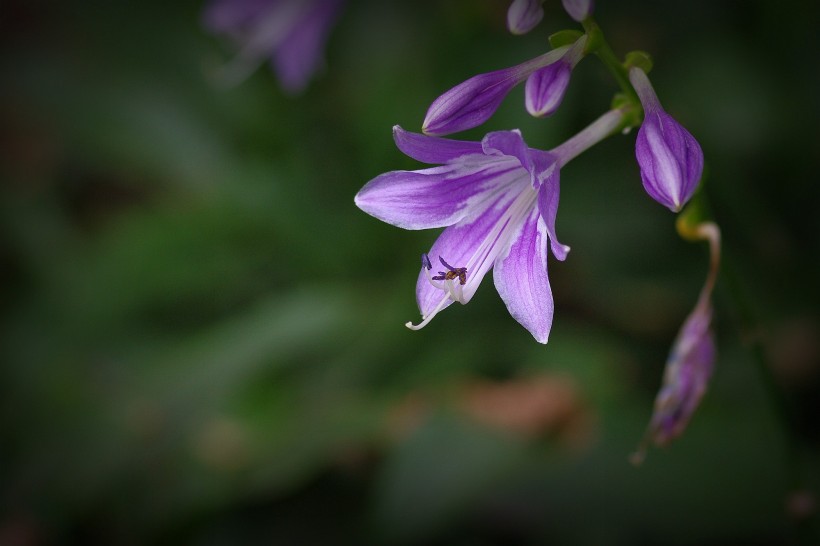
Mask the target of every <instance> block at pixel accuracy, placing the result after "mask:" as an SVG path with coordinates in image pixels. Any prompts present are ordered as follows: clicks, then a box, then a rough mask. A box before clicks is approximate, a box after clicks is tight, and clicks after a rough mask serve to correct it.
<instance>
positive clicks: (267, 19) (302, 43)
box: [204, 0, 343, 93]
mask: <svg viewBox="0 0 820 546" xmlns="http://www.w3.org/2000/svg"><path fill="white" fill-rule="evenodd" d="M342 4H343V0H213V1H212V2H211V3H210V4H209V5H208V7H207V8H206V10H205V13H204V24H205V26H206V28H208V30H210V31H211V32H213V33H216V34H224V35H227V36H228V37H229V38H230V39H232V40H233V41H234V42H235V44H236V46H237V47H238V48H239V52H238V53H237V55H236V57H235V58H234V59H233V61H232V62H231V63H229V64H228V65H227V66H225V68H224V70H223V71H222V73H221V77H222V78H223V79H224V81H225V82H227V83H229V84H235V83H238V82H240V81H242V80H243V79H245V78H246V77H247V76H248V75H250V73H251V72H253V71H254V70H255V69H256V68H257V67H258V66H259V65H260V64H262V63H263V62H264V61H265V59H268V58H269V59H270V61H271V64H272V66H273V69H274V71H275V72H276V75H277V77H278V78H279V82H280V84H281V85H282V87H283V88H284V89H285V90H286V91H288V92H291V93H295V92H298V91H301V90H302V89H304V88H305V86H307V84H308V82H309V80H310V78H311V77H312V76H313V74H314V73H315V72H316V70H317V69H318V68H319V66H320V64H321V62H322V60H323V59H322V55H323V52H324V46H325V42H326V40H327V36H328V33H329V31H330V29H331V27H332V25H333V24H334V23H335V21H336V18H337V16H338V15H339V12H340V11H341V6H342Z"/></svg>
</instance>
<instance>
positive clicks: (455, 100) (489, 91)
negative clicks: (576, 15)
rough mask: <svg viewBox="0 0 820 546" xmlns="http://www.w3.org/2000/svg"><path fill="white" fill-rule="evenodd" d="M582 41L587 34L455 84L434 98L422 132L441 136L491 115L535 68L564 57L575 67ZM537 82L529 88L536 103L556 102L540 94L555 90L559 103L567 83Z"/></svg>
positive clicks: (478, 123) (470, 127) (480, 121)
mask: <svg viewBox="0 0 820 546" xmlns="http://www.w3.org/2000/svg"><path fill="white" fill-rule="evenodd" d="M585 43H586V36H582V37H581V38H579V39H578V41H577V42H575V44H573V45H572V46H564V47H560V48H557V49H553V50H552V51H550V52H548V53H545V54H544V55H541V56H540V57H536V58H535V59H531V60H529V61H527V62H525V63H522V64H519V65H517V66H513V67H511V68H504V69H502V70H496V71H494V72H487V73H485V74H479V75H477V76H473V77H472V78H470V79H468V80H466V81H464V82H462V83H460V84H458V85H457V86H455V87H453V88H452V89H450V90H449V91H447V92H446V93H444V94H443V95H441V96H440V97H438V98H437V99H436V100H434V101H433V103H432V104H431V105H430V108H429V109H428V110H427V115H426V116H425V118H424V123H423V124H422V131H423V132H424V133H425V134H428V135H437V136H441V135H448V134H450V133H456V132H458V131H465V130H467V129H472V128H473V127H477V126H479V125H481V124H482V123H484V122H485V121H487V120H488V119H490V117H492V115H493V114H494V113H495V111H496V110H497V109H498V107H499V106H500V105H501V102H502V101H503V100H504V97H506V96H507V93H509V92H510V90H511V89H512V88H513V87H515V86H516V85H518V84H519V83H521V82H522V81H524V80H525V79H527V78H529V77H530V75H531V74H533V73H534V72H536V71H537V70H539V69H543V68H544V67H549V66H551V65H552V64H554V63H558V62H561V61H562V60H564V58H565V57H568V59H566V61H567V62H568V63H569V65H570V67H572V66H575V64H576V63H577V62H578V61H579V60H580V58H581V57H583V49H584V44H585ZM553 79H555V78H549V77H546V76H542V77H539V78H538V81H541V80H544V81H547V80H550V81H551V80H553ZM538 81H536V82H535V83H534V84H533V89H532V94H534V95H538V97H537V99H536V100H535V102H536V103H537V104H547V105H548V106H550V105H551V103H553V102H555V101H554V100H552V99H551V96H544V95H543V93H556V92H558V93H559V94H560V97H558V99H557V103H560V99H561V98H562V97H563V92H564V90H565V89H566V84H565V85H564V86H563V87H561V86H556V85H552V86H550V85H544V86H541V85H538ZM567 81H568V75H567ZM557 103H556V104H555V105H554V107H555V108H557V106H558V104H557Z"/></svg>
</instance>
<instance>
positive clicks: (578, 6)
mask: <svg viewBox="0 0 820 546" xmlns="http://www.w3.org/2000/svg"><path fill="white" fill-rule="evenodd" d="M561 1H562V3H563V4H564V10H566V12H567V13H569V16H570V17H572V18H573V19H575V20H576V21H578V22H579V23H580V22H581V21H583V20H584V19H586V18H587V17H589V16H590V15H592V9H593V7H594V2H593V1H592V0H561Z"/></svg>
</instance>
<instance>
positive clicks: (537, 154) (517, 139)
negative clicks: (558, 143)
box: [481, 129, 558, 189]
mask: <svg viewBox="0 0 820 546" xmlns="http://www.w3.org/2000/svg"><path fill="white" fill-rule="evenodd" d="M481 145H482V147H483V149H484V153H485V154H487V155H499V154H501V155H507V156H511V157H515V158H516V159H518V161H519V162H520V163H521V166H522V167H524V169H526V171H527V172H528V173H529V174H530V179H531V181H532V186H533V188H536V189H537V188H538V187H539V186H540V185H541V184H542V183H543V182H544V180H546V179H547V178H549V177H550V176H551V175H552V172H553V171H554V170H555V169H557V168H558V165H557V158H556V157H555V156H554V155H553V154H551V153H549V152H545V151H542V150H535V149H533V148H529V147H527V144H526V143H525V142H524V138H523V137H522V136H521V132H520V131H519V130H518V129H514V130H512V131H494V132H492V133H487V135H486V136H485V137H484V138H483V139H482V141H481Z"/></svg>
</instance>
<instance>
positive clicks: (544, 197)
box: [538, 170, 569, 261]
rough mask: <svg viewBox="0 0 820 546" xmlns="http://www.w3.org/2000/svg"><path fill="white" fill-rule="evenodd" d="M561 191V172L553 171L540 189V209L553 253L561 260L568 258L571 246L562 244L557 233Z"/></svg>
mask: <svg viewBox="0 0 820 546" xmlns="http://www.w3.org/2000/svg"><path fill="white" fill-rule="evenodd" d="M559 193H560V184H559V173H558V170H555V171H553V173H552V175H551V176H550V178H549V179H547V180H546V181H544V183H543V184H541V187H540V188H539V189H538V211H539V212H540V213H541V218H543V219H544V225H545V226H546V230H547V233H548V234H549V238H550V248H552V253H553V254H554V255H555V257H556V258H558V259H559V260H561V261H564V260H565V259H566V258H567V253H568V252H569V247H568V246H567V245H564V244H561V243H560V242H559V241H558V237H557V236H556V235H555V217H556V216H557V215H558V196H559Z"/></svg>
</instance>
